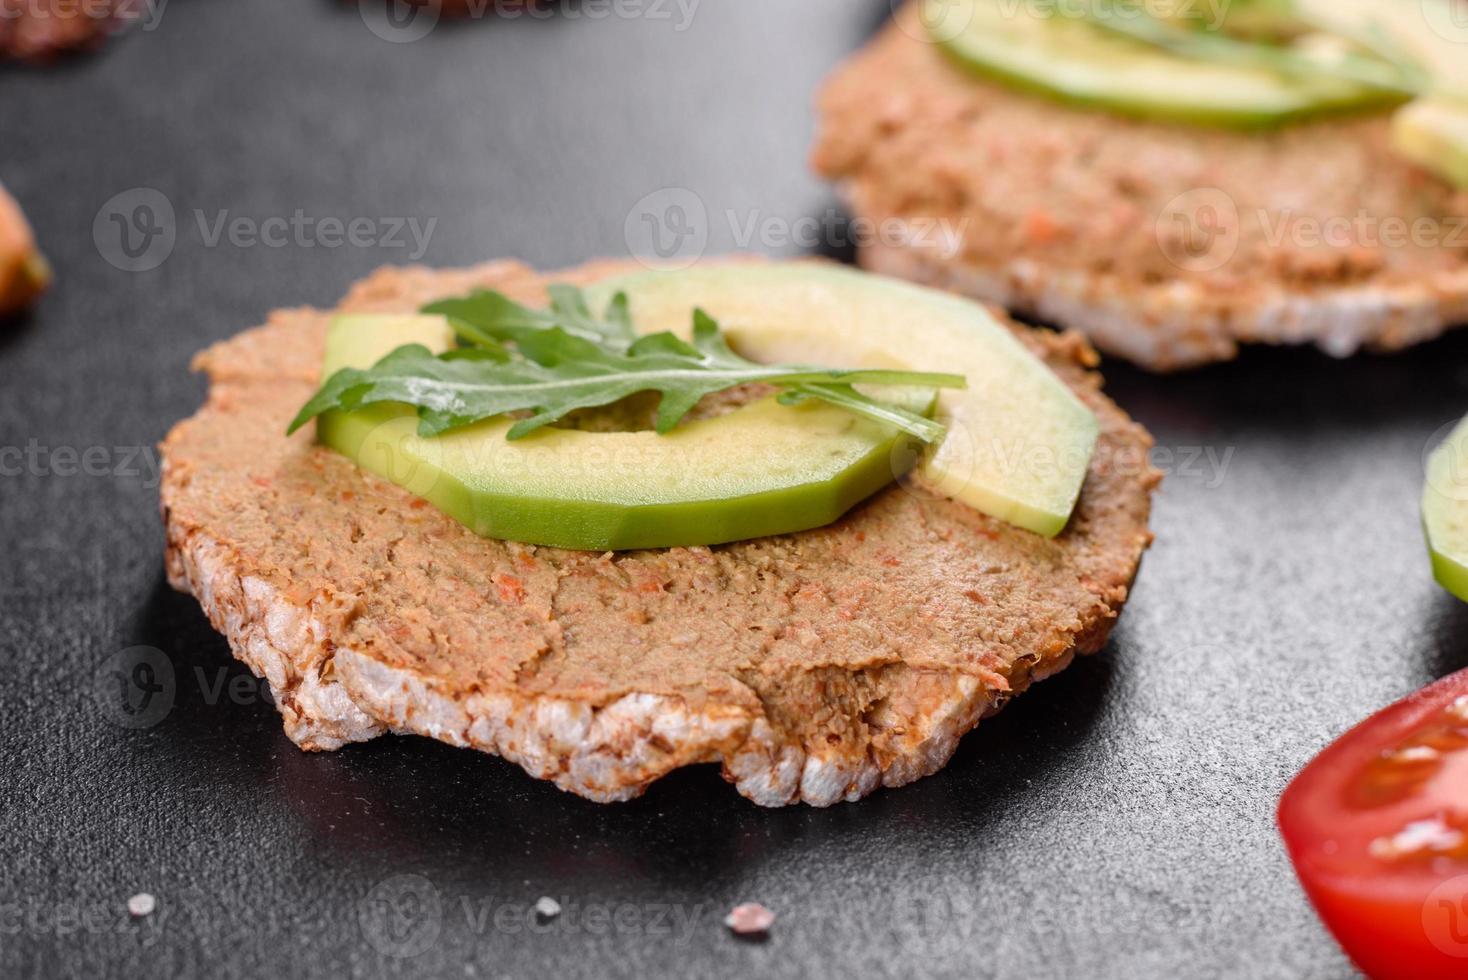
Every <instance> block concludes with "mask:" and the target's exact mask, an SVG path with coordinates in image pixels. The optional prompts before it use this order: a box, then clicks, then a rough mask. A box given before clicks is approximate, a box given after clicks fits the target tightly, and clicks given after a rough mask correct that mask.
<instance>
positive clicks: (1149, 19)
mask: <svg viewBox="0 0 1468 980" xmlns="http://www.w3.org/2000/svg"><path fill="white" fill-rule="evenodd" d="M1082 10H1083V11H1084V13H1085V16H1086V17H1087V18H1088V19H1089V21H1090V23H1092V24H1094V25H1095V26H1096V27H1098V28H1100V29H1102V30H1104V31H1107V32H1109V33H1112V34H1116V35H1118V36H1121V37H1125V38H1128V39H1130V40H1133V41H1138V42H1141V43H1142V44H1146V45H1149V46H1151V47H1154V48H1158V49H1160V50H1163V51H1168V52H1170V53H1172V54H1175V55H1177V56H1179V57H1182V58H1188V59H1190V60H1193V61H1209V62H1214V63H1216V64H1224V65H1237V66H1240V67H1244V68H1260V69H1265V70H1268V71H1273V72H1277V73H1279V74H1282V75H1289V76H1292V77H1295V78H1302V79H1307V80H1308V79H1322V78H1328V79H1336V80H1339V81H1348V82H1353V83H1355V84H1357V85H1362V86H1365V87H1368V88H1372V89H1376V90H1378V91H1381V92H1385V93H1389V94H1390V95H1392V96H1396V97H1399V98H1403V99H1406V98H1411V97H1412V96H1414V95H1418V94H1420V93H1421V91H1422V87H1423V85H1424V84H1425V83H1426V78H1425V77H1424V75H1423V74H1422V73H1421V71H1420V70H1419V69H1417V68H1416V67H1415V66H1413V65H1411V64H1408V63H1404V62H1400V61H1394V60H1385V59H1384V58H1383V56H1382V49H1381V48H1380V47H1379V46H1378V47H1367V49H1366V50H1364V51H1359V52H1348V53H1345V54H1342V55H1340V56H1339V57H1336V58H1334V59H1331V60H1326V59H1323V58H1318V57H1312V56H1311V55H1309V54H1308V53H1306V52H1304V51H1301V50H1300V49H1298V48H1294V47H1287V46H1284V45H1278V44H1268V43H1265V42H1263V41H1256V40H1250V39H1246V38H1238V37H1232V36H1230V35H1227V34H1220V33H1217V32H1212V31H1205V30H1188V29H1186V28H1182V27H1178V26H1175V25H1170V24H1168V23H1166V22H1165V21H1163V20H1161V19H1159V18H1156V17H1153V16H1151V15H1150V14H1148V13H1147V12H1146V11H1145V9H1143V8H1139V7H1137V5H1135V4H1130V3H1127V2H1125V0H1123V2H1119V3H1118V2H1115V0H1095V2H1092V3H1090V4H1089V5H1088V6H1086V7H1083V8H1082ZM1348 40H1354V41H1356V42H1357V43H1358V44H1361V43H1362V41H1363V39H1360V38H1357V39H1348Z"/></svg>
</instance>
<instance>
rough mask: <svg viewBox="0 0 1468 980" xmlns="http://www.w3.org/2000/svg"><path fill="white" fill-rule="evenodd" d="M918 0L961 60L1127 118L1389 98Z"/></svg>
mask: <svg viewBox="0 0 1468 980" xmlns="http://www.w3.org/2000/svg"><path fill="white" fill-rule="evenodd" d="M921 2H922V3H924V8H923V23H924V24H926V25H928V27H929V31H930V33H931V35H932V36H933V38H934V39H935V40H936V41H937V42H938V43H939V44H940V45H941V46H942V48H943V50H944V51H946V52H947V53H948V54H949V55H950V56H952V57H953V58H954V59H955V60H956V61H957V62H958V63H960V64H961V65H963V66H965V67H967V68H969V69H971V70H973V71H975V72H978V73H980V74H983V75H986V76H989V77H991V78H995V79H997V80H999V81H1003V82H1006V83H1008V84H1011V85H1014V86H1016V87H1019V88H1024V89H1027V90H1030V91H1034V92H1037V93H1040V94H1044V95H1049V96H1051V97H1053V98H1056V99H1060V100H1061V101H1065V102H1070V103H1074V104H1077V105H1082V106H1093V107H1095V108H1100V109H1107V110H1109V111H1112V112H1117V113H1121V114H1124V115H1130V116H1137V117H1141V118H1148V119H1161V120H1169V121H1174V122H1186V123H1196V124H1201V125H1213V126H1229V127H1260V126H1272V125H1277V124H1279V123H1283V122H1286V121H1289V120H1291V119H1296V118H1299V117H1302V116H1309V115H1313V114H1317V113H1322V112H1331V111H1338V110H1342V109H1348V108H1355V107H1362V106H1369V105H1375V104H1380V103H1382V102H1383V101H1384V100H1385V101H1392V99H1390V98H1389V97H1387V96H1386V95H1384V93H1383V92H1382V91H1380V90H1378V89H1375V88H1372V87H1369V86H1365V85H1358V84H1356V83H1354V82H1350V81H1344V80H1338V79H1314V78H1312V79H1308V80H1307V79H1303V78H1292V77H1288V76H1286V75H1283V74H1281V73H1279V72H1275V71H1270V70H1267V69H1264V68H1256V67H1252V66H1244V65H1231V64H1222V63H1216V62H1204V61H1194V60H1190V59H1187V58H1183V57H1179V56H1177V55H1174V54H1170V53H1168V52H1165V51H1162V50H1159V49H1157V48H1154V47H1151V46H1149V45H1145V44H1141V43H1139V42H1136V41H1133V40H1130V39H1128V38H1125V37H1121V36H1118V35H1115V34H1111V33H1108V32H1104V31H1102V30H1099V29H1098V28H1096V27H1095V26H1094V25H1093V24H1091V23H1088V22H1087V21H1086V20H1084V19H1082V18H1079V17H1076V16H1070V15H1053V13H1054V12H1053V11H1049V10H1048V9H1047V7H1046V5H1043V4H1026V3H1006V2H1004V0H921ZM1067 9H1068V8H1066V7H1065V6H1064V5H1061V6H1060V7H1058V8H1056V10H1060V11H1064V10H1067ZM1139 15H1140V14H1139ZM1215 26H1216V25H1215ZM1397 101H1399V99H1397Z"/></svg>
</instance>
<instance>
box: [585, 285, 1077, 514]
mask: <svg viewBox="0 0 1468 980" xmlns="http://www.w3.org/2000/svg"><path fill="white" fill-rule="evenodd" d="M618 292H625V293H626V294H627V296H628V299H629V302H630V305H631V310H632V318H633V321H634V322H635V323H637V325H638V329H639V330H644V331H648V330H673V331H675V332H684V331H686V330H687V324H688V322H689V318H690V314H691V311H692V310H693V308H694V307H695V306H697V307H700V308H702V309H704V310H706V311H707V312H708V313H709V314H710V315H712V316H713V317H714V318H715V319H717V320H718V321H719V322H720V323H721V324H722V325H723V327H724V329H725V331H726V333H727V335H728V337H729V340H730V343H731V344H732V345H733V346H734V347H735V348H736V349H737V350H739V351H740V352H741V353H742V354H744V355H745V356H746V357H751V358H753V359H755V360H759V361H775V360H782V361H784V360H789V361H794V362H797V363H800V362H807V363H818V364H828V365H831V366H833V367H851V368H855V367H872V368H897V369H918V368H939V369H941V370H944V371H951V372H954V373H957V374H962V375H964V376H966V377H967V378H968V387H967V388H964V389H948V390H944V391H942V392H940V393H939V395H938V409H937V416H936V417H937V419H938V420H939V421H940V422H942V423H943V424H945V425H946V426H947V427H948V433H947V435H946V437H945V438H944V440H943V442H942V443H941V444H940V445H939V446H938V447H937V448H936V449H935V450H932V451H930V452H929V453H928V455H927V457H926V458H925V460H924V461H923V463H922V464H921V465H922V471H923V475H924V477H925V479H926V480H927V481H928V482H929V483H930V484H931V485H932V486H933V487H934V488H935V489H936V490H938V491H939V492H940V493H943V494H946V495H947V496H951V497H953V498H955V499H958V500H961V501H963V502H964V503H966V504H968V505H969V506H971V507H973V508H975V509H977V510H980V511H982V512H984V513H986V514H989V515H991V516H993V517H997V518H999V519H1000V520H1003V521H1007V522H1009V523H1011V524H1015V525H1018V526H1019V527H1022V528H1026V529H1028V530H1030V531H1034V532H1035V533H1037V534H1041V535H1045V536H1047V537H1053V536H1054V535H1056V534H1059V533H1060V531H1061V530H1063V529H1064V527H1065V525H1066V523H1067V522H1068V521H1069V519H1070V514H1071V511H1072V509H1074V507H1075V503H1076V499H1077V497H1078V496H1079V495H1080V491H1081V484H1082V483H1083V482H1084V480H1085V477H1086V473H1087V472H1088V470H1089V468H1090V461H1091V456H1092V453H1093V452H1094V450H1095V446H1096V439H1097V434H1098V425H1097V422H1096V417H1095V415H1093V414H1092V412H1091V411H1090V409H1088V408H1087V407H1086V406H1085V405H1084V404H1083V403H1082V402H1081V401H1080V399H1079V398H1077V397H1076V396H1075V394H1074V393H1073V392H1072V391H1071V390H1070V389H1069V388H1067V387H1066V386H1065V384H1064V383H1062V382H1061V381H1060V379H1059V378H1057V377H1056V376H1055V375H1054V374H1053V373H1052V372H1051V371H1050V369H1049V368H1048V367H1046V366H1045V364H1044V363H1043V362H1041V361H1040V359H1039V358H1037V357H1035V356H1034V355H1033V354H1031V353H1030V351H1029V350H1028V349H1026V348H1025V346H1024V345H1023V344H1022V343H1020V341H1019V340H1018V339H1017V338H1016V337H1015V336H1014V334H1013V333H1011V332H1010V331H1009V330H1008V329H1006V328H1005V327H1004V326H1002V325H1001V324H1000V323H998V322H997V321H996V320H995V319H994V318H993V317H992V316H990V315H989V313H988V312H987V311H986V310H985V309H984V307H983V306H982V305H980V304H978V303H975V302H972V301H970V300H966V299H961V298H959V297H957V296H953V295H950V294H948V293H943V292H939V291H938V290H934V289H927V288H924V287H921V286H914V285H911V284H909V283H905V282H901V281H898V280H895V279H889V278H886V277H884V276H876V275H870V274H866V273H861V272H857V271H855V270H852V269H847V268H843V267H841V266H836V265H826V264H819V263H787V264H769V265H738V264H730V265H712V266H699V267H695V268H692V269H688V270H685V271H682V272H676V273H675V272H647V273H637V274H633V275H630V276H626V277H620V278H615V279H611V280H608V281H605V282H601V283H598V284H596V285H595V286H592V287H591V288H589V289H588V290H587V300H588V302H589V303H590V304H591V307H592V308H593V309H600V308H601V307H602V306H603V305H605V303H606V302H608V301H609V300H610V299H611V297H612V296H614V295H615V294H616V293H618Z"/></svg>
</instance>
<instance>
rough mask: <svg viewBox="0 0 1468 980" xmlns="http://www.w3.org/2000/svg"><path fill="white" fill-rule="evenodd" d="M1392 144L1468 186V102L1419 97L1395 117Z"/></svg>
mask: <svg viewBox="0 0 1468 980" xmlns="http://www.w3.org/2000/svg"><path fill="white" fill-rule="evenodd" d="M1392 147H1393V148H1394V149H1395V150H1396V151H1397V152H1398V153H1400V154H1401V155H1402V156H1404V157H1406V158H1407V159H1408V160H1411V161H1412V162H1413V163H1415V164H1417V165H1419V166H1421V167H1423V168H1425V169H1427V170H1430V171H1431V172H1433V173H1435V174H1437V175H1438V176H1439V177H1441V178H1443V179H1444V180H1447V181H1449V182H1451V183H1453V184H1455V185H1457V186H1458V187H1463V188H1468V103H1461V102H1450V101H1448V100H1446V99H1418V100H1417V101H1415V102H1412V103H1410V104H1409V105H1406V106H1403V107H1402V108H1401V109H1398V110H1397V114H1396V115H1395V116H1394V117H1393V118H1392Z"/></svg>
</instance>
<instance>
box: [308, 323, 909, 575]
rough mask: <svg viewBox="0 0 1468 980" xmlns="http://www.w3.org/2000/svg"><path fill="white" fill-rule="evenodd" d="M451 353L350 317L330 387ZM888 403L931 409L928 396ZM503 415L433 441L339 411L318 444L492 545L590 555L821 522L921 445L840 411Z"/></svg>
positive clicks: (378, 413) (396, 413)
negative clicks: (339, 374)
mask: <svg viewBox="0 0 1468 980" xmlns="http://www.w3.org/2000/svg"><path fill="white" fill-rule="evenodd" d="M413 343H416V344H422V345H424V346H425V347H428V348H429V349H430V350H432V351H435V352H438V351H443V350H447V349H448V348H449V347H450V346H452V343H453V332H452V331H451V329H450V328H449V326H448V324H447V322H446V321H445V320H444V319H443V318H441V317H430V316H351V315H349V316H341V317H338V318H337V319H336V321H335V322H334V323H333V325H332V327H331V331H330V334H329V336H328V340H327V349H326V357H325V362H324V365H323V371H324V373H323V377H329V376H330V375H331V374H332V373H333V372H335V371H337V370H339V369H341V368H344V367H357V368H366V367H370V366H371V365H373V364H374V363H376V362H377V361H378V360H379V359H380V358H381V357H383V356H384V355H386V354H388V353H390V352H391V351H393V350H394V349H396V348H398V347H400V346H403V345H405V344H413ZM875 394H876V396H877V397H880V398H882V399H883V400H886V401H890V402H893V403H896V404H900V405H902V406H903V407H904V408H907V409H909V410H911V411H914V412H918V413H919V414H924V415H927V414H931V412H932V410H933V407H934V401H935V399H934V394H933V392H932V391H931V390H928V389H911V388H886V389H883V390H882V391H880V392H875ZM511 424H512V422H511V421H510V420H500V419H494V420H490V421H487V422H482V423H479V424H477V425H473V426H469V427H467V428H464V429H460V430H456V431H454V432H451V433H449V434H446V435H442V436H439V437H437V438H432V439H424V438H420V437H419V436H418V434H417V433H418V419H417V416H416V413H415V412H414V411H413V410H412V409H411V408H409V407H407V406H402V405H393V404H384V405H375V406H371V407H368V408H364V409H361V410H357V411H352V412H341V411H331V412H327V413H326V414H324V415H322V416H321V417H320V419H319V420H318V422H317V439H318V441H320V442H321V443H322V444H324V445H326V446H329V447H331V448H332V449H335V450H336V451H337V452H340V453H342V454H343V455H346V456H348V457H350V458H351V459H353V460H355V461H356V462H357V464H358V465H360V466H361V467H363V468H364V469H367V470H369V471H371V472H374V473H376V474H378V475H379V476H382V477H384V478H386V479H388V480H391V481H392V482H394V483H397V484H398V485H399V486H402V487H403V488H404V489H406V490H408V491H409V492H410V493H413V494H415V495H417V496H419V497H421V498H423V499H425V500H427V501H428V502H429V503H431V504H433V505H434V506H436V507H438V508H439V509H440V510H442V511H444V512H445V513H447V514H449V515H450V516H451V517H453V518H454V519H456V520H458V521H459V522H461V523H463V524H465V525H466V526H468V527H469V528H470V529H472V530H473V531H475V532H476V533H477V534H480V535H483V536H485V537H493V538H502V539H505V540H511V541H523V542H527V543H531V544H541V545H551V546H554V547H560V548H572V549H579V550H592V551H619V550H627V549H634V548H662V547H673V546H678V545H708V544H720V543H724V542H728V541H737V540H743V539H746V538H755V537H764V536H768V535H774V534H784V533H789V532H793V531H801V530H806V529H809V528H813V527H821V526H824V525H826V524H830V523H832V522H833V521H835V520H837V519H838V518H840V517H841V515H842V514H844V513H845V512H846V511H847V510H849V509H850V508H851V507H852V506H854V505H855V504H856V503H858V502H860V501H861V500H863V499H865V498H866V497H868V496H870V495H871V494H873V493H875V492H876V491H877V490H879V489H881V488H882V487H883V486H885V485H887V484H888V483H890V482H892V480H893V479H895V478H896V477H897V476H900V475H901V471H902V468H903V467H904V466H905V465H910V462H911V461H912V460H914V459H915V458H916V456H917V453H918V451H917V448H916V447H915V446H914V445H913V444H912V442H913V440H912V438H911V437H909V436H907V435H906V434H904V433H899V432H898V431H897V430H895V429H894V428H892V427H890V426H888V425H885V424H882V423H878V422H873V421H870V420H868V419H865V418H860V417H857V416H855V415H853V414H851V413H850V412H847V411H844V410H842V409H840V408H836V407H834V406H831V405H827V404H824V403H819V402H808V403H805V404H801V405H796V406H786V405H780V404H778V403H777V402H776V400H775V399H774V398H773V397H771V398H764V399H760V400H758V401H755V402H753V403H751V404H749V405H745V406H743V407H741V408H738V409H736V410H734V411H732V412H730V413H728V414H726V415H722V416H719V417H716V418H709V419H703V420H699V421H694V422H690V423H686V424H683V425H680V426H678V427H677V428H676V429H674V430H673V431H672V432H671V433H669V434H667V435H658V434H656V433H654V432H586V431H579V430H571V429H542V430H540V431H538V432H536V433H535V434H533V435H531V436H528V437H526V438H524V439H520V440H516V441H513V442H512V441H509V440H507V439H506V434H507V433H508V431H509V428H510V425H511Z"/></svg>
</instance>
